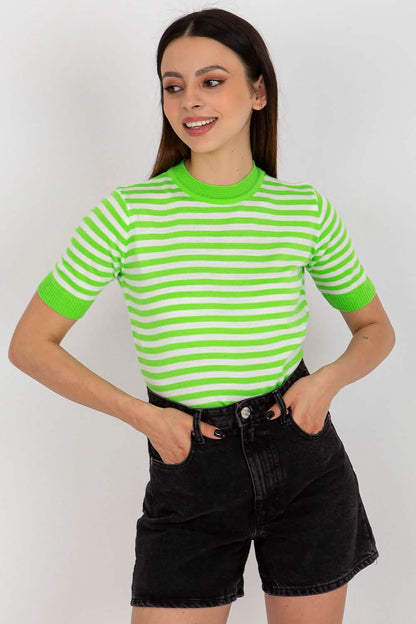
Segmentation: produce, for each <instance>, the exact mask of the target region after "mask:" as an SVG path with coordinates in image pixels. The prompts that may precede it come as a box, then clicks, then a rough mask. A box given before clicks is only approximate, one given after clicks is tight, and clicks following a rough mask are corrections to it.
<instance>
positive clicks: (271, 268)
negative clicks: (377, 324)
mask: <svg viewBox="0 0 416 624" xmlns="http://www.w3.org/2000/svg"><path fill="white" fill-rule="evenodd" d="M305 269H306V270H307V271H308V272H309V274H310V275H311V277H312V279H313V280H314V283H315V284H316V286H317V288H318V289H319V291H320V292H321V293H322V295H323V296H324V297H325V299H326V300H327V301H328V303H329V304H330V305H331V306H333V307H334V308H336V309H338V310H344V311H349V310H357V309H359V308H362V307H363V306H365V305H366V304H367V303H369V302H370V301H371V300H372V299H373V297H374V295H375V287H374V284H373V282H372V281H371V280H370V278H369V277H368V276H367V274H366V272H365V269H364V267H363V266H362V264H361V263H360V261H359V259H358V257H357V255H356V252H355V250H354V248H353V245H352V242H351V239H350V237H349V234H348V232H347V230H346V228H345V225H344V224H343V222H342V220H341V217H340V216H339V214H338V213H337V212H336V210H335V208H334V207H333V206H332V204H331V203H330V201H329V200H328V199H327V198H326V197H324V196H323V195H321V194H320V193H319V192H318V191H317V190H316V189H315V188H314V187H313V186H312V185H310V184H292V183H288V182H284V181H282V180H280V179H278V178H274V177H272V176H270V175H268V174H266V173H265V171H263V170H262V169H260V168H259V167H258V166H257V165H256V164H255V162H254V160H253V168H252V170H251V172H250V173H249V174H248V175H247V176H246V177H245V178H243V179H242V180H241V181H240V182H238V183H236V184H230V185H225V186H217V185H212V184H207V183H205V182H201V181H200V180H198V179H196V178H194V177H193V176H192V175H191V174H190V173H189V172H188V170H187V169H186V167H185V164H184V161H183V160H182V161H181V162H179V163H178V164H176V165H175V166H173V167H171V168H170V169H168V170H167V171H165V172H164V173H161V174H159V175H157V176H155V177H153V178H151V179H149V180H145V181H142V182H138V183H136V184H132V185H130V186H118V187H116V188H115V190H114V191H113V192H112V193H111V194H109V195H108V196H107V197H105V198H104V199H102V200H101V201H100V202H99V203H98V204H97V205H96V206H95V207H93V208H92V209H90V211H89V212H88V213H87V214H85V216H84V217H83V218H82V220H81V222H80V224H79V226H78V227H77V228H76V229H75V231H74V232H73V235H72V238H71V240H70V242H69V243H68V246H67V248H66V249H65V251H64V252H63V255H62V256H61V257H60V259H59V260H58V261H57V262H56V264H55V265H54V267H53V268H52V270H51V271H50V272H49V273H48V274H47V275H46V276H45V278H44V279H43V280H42V281H41V282H40V284H39V285H38V293H39V295H40V297H41V298H42V299H43V301H45V303H47V304H48V305H49V306H50V307H51V308H53V309H54V310H55V311H56V312H58V313H60V314H62V315H63V316H66V317H68V318H71V319H79V318H81V317H82V316H83V315H84V314H85V313H86V312H87V310H88V308H89V307H90V305H91V304H92V303H93V302H94V301H95V299H96V297H97V296H98V295H99V294H100V292H101V291H102V290H103V288H104V287H105V286H106V284H108V283H110V282H111V281H112V280H114V279H117V281H118V283H119V284H120V287H121V290H122V293H123V297H124V301H125V303H126V306H127V312H128V317H129V321H130V324H131V331H132V336H133V341H134V346H135V349H136V353H137V359H138V362H139V366H140V369H141V373H142V375H143V378H144V381H145V383H146V385H147V386H148V387H149V388H150V389H151V390H153V391H154V392H156V393H157V394H160V395H162V396H164V397H166V398H168V399H171V400H173V401H179V402H180V403H183V404H184V405H187V406H189V407H191V408H196V407H217V406H221V405H227V404H229V403H233V402H235V401H239V400H242V399H244V398H247V397H252V396H256V395H259V394H264V393H266V392H269V391H271V390H273V389H274V388H276V387H278V386H279V385H281V384H282V383H283V382H284V381H285V379H287V377H289V375H290V374H291V373H292V372H293V371H294V370H295V368H296V366H297V365H298V363H299V362H300V360H301V358H302V357H303V347H302V345H303V342H304V339H305V334H306V326H307V321H308V318H309V311H308V305H307V301H306V298H305V283H304V280H305Z"/></svg>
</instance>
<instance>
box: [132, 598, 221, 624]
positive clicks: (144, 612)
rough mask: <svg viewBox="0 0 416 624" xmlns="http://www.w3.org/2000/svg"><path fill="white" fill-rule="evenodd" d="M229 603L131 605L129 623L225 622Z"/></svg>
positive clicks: (194, 623)
mask: <svg viewBox="0 0 416 624" xmlns="http://www.w3.org/2000/svg"><path fill="white" fill-rule="evenodd" d="M231 605H232V603H230V604H226V605H221V606H219V607H203V608H199V607H198V608H197V609H192V608H186V609H180V608H179V609H178V608H175V609H169V608H165V607H161V608H159V607H133V611H132V615H131V624H225V623H226V622H227V618H228V614H229V612H230V609H231Z"/></svg>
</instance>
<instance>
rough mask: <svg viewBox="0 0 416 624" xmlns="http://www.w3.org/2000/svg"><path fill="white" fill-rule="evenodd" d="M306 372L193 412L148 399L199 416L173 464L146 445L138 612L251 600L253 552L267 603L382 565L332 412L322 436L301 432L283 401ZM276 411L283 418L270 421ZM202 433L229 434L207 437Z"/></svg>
mask: <svg viewBox="0 0 416 624" xmlns="http://www.w3.org/2000/svg"><path fill="white" fill-rule="evenodd" d="M309 374H310V373H309V371H308V369H307V368H306V365H305V363H304V361H303V360H301V362H300V363H299V365H298V367H297V368H296V369H295V370H294V371H293V373H292V374H291V375H290V376H289V377H288V379H286V381H285V382H284V383H283V384H282V385H280V386H279V387H278V388H276V389H275V390H273V391H271V392H268V393H267V394H263V395H259V396H255V397H251V398H248V399H243V400H241V401H237V402H236V403H231V404H229V405H226V406H222V407H214V408H203V409H199V408H195V409H193V408H189V407H188V406H185V405H183V404H181V403H178V402H177V401H170V400H168V399H165V398H163V397H161V396H160V395H157V394H155V393H154V392H153V391H152V390H150V388H148V389H147V392H148V396H149V403H151V404H153V405H157V406H159V407H175V408H177V409H180V410H182V411H184V412H186V413H188V414H190V415H192V416H193V430H192V432H191V434H190V437H191V447H190V451H189V454H188V455H187V457H186V458H185V459H184V460H183V461H181V462H180V463H177V464H166V463H164V462H163V461H162V460H161V457H160V455H159V453H158V452H157V451H156V449H155V448H154V447H153V446H152V444H151V442H150V440H149V439H147V441H148V451H149V471H150V480H149V482H148V483H147V486H146V490H145V495H144V500H143V515H142V516H141V517H140V518H139V519H138V521H137V534H136V546H135V552H136V561H135V566H134V571H133V580H132V587H131V590H132V599H131V603H130V604H131V606H149V607H181V608H184V607H214V606H218V605H225V604H227V603H229V602H232V601H234V600H236V599H237V598H238V597H240V596H244V578H243V572H244V568H245V564H246V561H247V558H248V555H249V551H250V546H251V541H252V540H253V541H254V548H255V556H256V560H257V564H258V570H259V575H260V578H261V581H262V589H263V591H264V592H266V593H268V594H272V595H277V596H306V595H309V594H320V593H322V592H327V591H331V590H333V589H336V588H337V587H340V586H341V585H343V584H344V583H346V582H348V581H349V580H350V579H351V578H352V577H353V576H354V575H355V574H357V572H359V571H360V570H362V569H363V568H365V567H366V566H368V565H370V564H371V563H373V562H374V561H375V560H376V559H377V557H378V556H379V553H378V550H377V547H376V542H375V539H374V535H373V531H372V529H371V526H370V523H369V520H368V517H367V514H366V511H365V508H364V505H363V502H362V500H361V496H360V491H359V485H358V480H357V476H356V474H355V472H354V470H353V467H352V465H351V462H350V460H349V457H348V455H347V453H346V451H345V448H344V445H343V443H342V441H341V439H340V437H339V435H338V433H337V432H336V430H335V427H334V424H333V422H332V419H331V414H330V412H328V413H327V415H326V419H325V423H324V426H323V428H322V429H321V431H320V432H318V433H316V434H310V433H307V432H306V431H304V430H303V429H301V428H300V427H299V425H298V424H297V423H296V422H295V420H294V419H293V416H292V415H291V411H290V410H289V411H287V409H286V405H285V403H284V400H283V394H284V393H285V392H286V391H287V389H288V388H289V387H290V386H291V385H292V384H293V383H294V382H295V381H296V380H297V379H299V378H300V377H304V376H306V375H309ZM276 403H277V404H278V405H279V407H280V410H281V415H280V416H279V417H277V418H274V419H273V420H268V419H267V418H266V417H265V414H266V412H267V411H268V409H269V408H270V407H271V406H272V405H274V404H276ZM200 421H203V422H206V423H209V424H210V425H215V426H216V427H218V428H219V429H221V430H222V431H224V433H225V437H224V438H222V439H212V438H207V437H205V436H203V435H202V434H201V430H200V428H199V423H200Z"/></svg>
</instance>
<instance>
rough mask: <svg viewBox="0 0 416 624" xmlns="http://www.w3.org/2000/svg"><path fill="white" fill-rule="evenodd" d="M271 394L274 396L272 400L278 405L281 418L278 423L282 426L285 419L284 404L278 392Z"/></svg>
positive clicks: (285, 408)
mask: <svg viewBox="0 0 416 624" xmlns="http://www.w3.org/2000/svg"><path fill="white" fill-rule="evenodd" d="M273 394H274V398H275V399H276V403H278V405H279V407H280V418H281V421H280V422H281V423H282V424H283V423H284V422H286V419H287V407H286V403H285V401H284V399H283V396H282V395H281V393H280V391H279V390H274V392H273Z"/></svg>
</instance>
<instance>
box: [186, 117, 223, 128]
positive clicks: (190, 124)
mask: <svg viewBox="0 0 416 624" xmlns="http://www.w3.org/2000/svg"><path fill="white" fill-rule="evenodd" d="M216 119H217V118H216V117H213V118H212V119H207V120H206V121H190V122H188V123H185V126H186V127H187V128H200V127H201V126H206V125H207V124H210V123H213V122H214V121H215V120H216Z"/></svg>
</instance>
